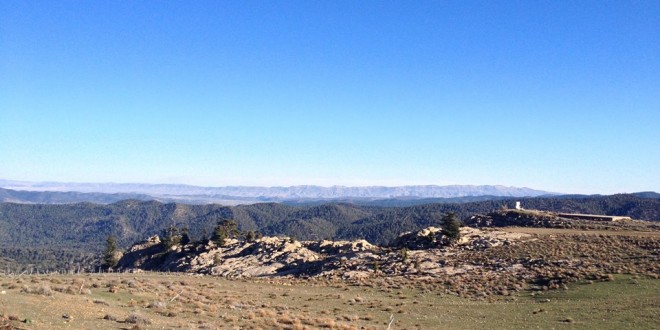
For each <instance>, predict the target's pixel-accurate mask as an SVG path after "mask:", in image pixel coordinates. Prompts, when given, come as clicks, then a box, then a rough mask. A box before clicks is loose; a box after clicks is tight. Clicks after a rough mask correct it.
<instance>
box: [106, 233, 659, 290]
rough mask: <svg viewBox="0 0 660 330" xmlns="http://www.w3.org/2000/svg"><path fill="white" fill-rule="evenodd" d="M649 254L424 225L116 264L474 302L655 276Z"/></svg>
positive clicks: (617, 243)
mask: <svg viewBox="0 0 660 330" xmlns="http://www.w3.org/2000/svg"><path fill="white" fill-rule="evenodd" d="M631 260H634V262H631ZM659 261H660V241H659V240H658V239H657V237H637V236H625V235H623V236H606V235H593V234H590V235H587V234H570V235H568V234H567V235H557V236H554V235H550V236H541V235H535V234H526V233H519V232H510V231H505V230H497V229H495V228H470V227H463V228H461V237H460V239H458V240H456V241H450V240H448V239H447V237H445V236H444V235H443V233H442V230H441V229H440V228H435V227H428V228H425V229H423V230H420V231H415V232H408V233H404V234H402V235H401V236H400V237H399V239H398V240H397V241H396V244H395V245H394V246H392V247H379V246H375V245H372V244H370V243H369V242H367V241H364V240H357V241H329V240H322V241H298V240H294V239H291V238H288V237H263V238H260V239H256V240H254V241H251V242H248V241H239V240H236V239H229V240H227V241H226V242H225V244H224V245H222V246H218V245H216V244H215V243H213V242H206V243H204V244H202V243H194V244H187V245H174V246H172V247H171V248H170V249H169V250H164V248H163V246H162V244H161V242H160V240H159V239H158V238H157V237H152V238H149V239H148V240H146V241H144V242H141V243H139V244H136V245H135V246H133V247H132V248H130V249H129V250H128V251H127V252H126V253H125V254H124V256H123V257H122V259H121V260H120V263H119V267H120V268H122V269H136V270H153V271H177V272H186V273H191V274H206V275H215V276H224V277H229V278H253V279H256V280H269V281H272V280H278V279H288V280H292V281H296V280H306V281H310V280H311V281H318V280H323V281H336V282H339V283H347V282H348V283H355V284H359V285H376V284H377V283H379V284H378V285H383V286H385V287H416V288H422V289H425V290H430V291H432V292H440V293H445V294H455V295H460V296H466V297H472V298H476V299H482V298H485V297H488V296H490V295H509V294H510V293H511V292H514V291H519V290H523V289H533V290H549V289H561V288H566V284H567V283H569V282H575V281H578V280H585V279H590V280H607V279H608V278H609V277H608V276H611V275H609V274H616V273H628V274H641V275H646V276H652V277H656V278H657V277H658V274H660V266H659V265H660V262H659Z"/></svg>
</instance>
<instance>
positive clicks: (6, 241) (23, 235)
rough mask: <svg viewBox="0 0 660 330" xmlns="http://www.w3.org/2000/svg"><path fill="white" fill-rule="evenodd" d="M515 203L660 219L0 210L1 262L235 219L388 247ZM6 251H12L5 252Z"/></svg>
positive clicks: (143, 205)
mask: <svg viewBox="0 0 660 330" xmlns="http://www.w3.org/2000/svg"><path fill="white" fill-rule="evenodd" d="M515 200H521V201H522V203H523V206H524V207H525V208H529V209H541V210H549V211H563V212H581V213H595V214H607V215H621V216H630V217H632V218H635V219H644V220H660V199H658V198H643V197H638V196H634V195H612V196H596V197H570V198H569V197H565V198H527V199H508V200H491V201H478V202H470V203H444V204H441V203H437V204H427V205H416V206H410V207H379V206H357V205H353V204H324V205H316V206H290V205H284V204H276V203H264V204H253V205H241V206H234V207H226V206H220V205H185V204H174V203H170V204H163V203H160V202H155V201H149V202H143V201H137V200H126V201H121V202H117V203H114V204H109V205H99V204H90V203H78V204H69V205H44V204H14V203H2V204H0V257H5V258H7V257H9V258H12V257H15V254H16V253H18V252H16V251H15V250H16V249H23V250H22V252H20V253H18V254H25V253H28V254H32V255H35V256H36V255H39V254H43V253H45V252H44V251H46V252H48V251H50V252H52V251H53V250H66V251H86V252H93V253H95V252H97V251H100V250H101V249H102V248H103V247H104V241H105V239H106V238H107V237H108V235H111V234H112V235H115V236H116V237H117V239H118V243H119V245H120V246H122V247H127V246H129V245H130V244H132V243H134V242H136V241H139V240H142V239H144V238H145V237H147V236H148V235H153V234H158V233H161V232H162V231H163V230H164V229H165V228H168V227H170V226H175V227H179V228H183V227H188V228H189V229H190V233H191V237H192V238H193V239H199V238H201V237H203V236H205V235H209V234H210V233H211V231H212V228H213V227H214V226H215V225H216V223H217V222H218V221H220V220H222V219H234V220H235V221H236V222H237V223H238V224H239V228H240V229H241V230H259V231H261V232H262V233H264V234H266V235H287V236H292V237H296V238H298V239H304V240H307V239H311V240H317V239H325V238H334V239H356V238H365V239H367V240H368V241H370V242H372V243H375V244H386V243H388V242H390V241H391V240H392V239H394V238H395V237H397V236H398V235H399V234H400V233H401V232H404V231H410V230H418V229H421V228H423V227H427V226H438V225H440V218H441V216H442V215H443V214H445V213H447V212H455V213H457V214H458V216H459V217H460V218H466V217H469V216H471V215H473V214H479V213H487V212H490V211H492V210H495V209H498V208H500V207H501V206H502V205H509V206H512V205H513V203H514V202H515ZM10 250H11V251H14V252H7V251H10ZM26 251H28V252H26ZM35 251H36V252H35ZM40 251H41V252H40ZM50 252H49V253H50ZM12 254H14V255H12Z"/></svg>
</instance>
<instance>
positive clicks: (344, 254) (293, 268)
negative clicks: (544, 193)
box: [120, 227, 523, 278]
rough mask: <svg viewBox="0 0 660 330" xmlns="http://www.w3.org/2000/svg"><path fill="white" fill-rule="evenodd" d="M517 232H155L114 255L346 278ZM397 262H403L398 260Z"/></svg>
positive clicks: (501, 240)
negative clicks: (294, 235)
mask: <svg viewBox="0 0 660 330" xmlns="http://www.w3.org/2000/svg"><path fill="white" fill-rule="evenodd" d="M521 235H523V234H512V233H505V232H500V231H494V230H482V229H474V228H468V227H464V228H462V229H461V238H460V239H459V240H458V241H456V242H454V244H452V246H447V244H445V241H446V238H445V237H444V236H443V234H442V231H441V230H440V229H439V228H435V227H429V228H426V229H423V230H421V231H417V232H410V233H405V234H403V235H401V236H400V237H399V239H398V240H397V244H398V245H397V246H396V247H395V248H381V247H378V246H375V245H372V244H370V243H369V242H367V241H365V240H357V241H329V240H322V241H296V240H293V239H291V238H285V237H262V238H260V239H257V240H255V241H253V242H246V241H238V240H235V239H231V240H227V241H226V242H225V244H224V245H223V246H217V245H216V244H215V243H213V242H207V243H205V244H199V243H197V244H188V245H184V246H182V245H175V246H173V247H172V248H170V249H169V250H166V249H165V248H164V247H163V245H162V244H161V243H160V240H159V239H158V238H157V237H151V238H149V239H148V240H146V241H144V242H141V243H139V244H136V245H135V246H133V247H131V248H130V249H129V250H128V251H127V252H126V254H125V255H124V257H123V258H122V259H121V260H120V267H122V268H139V269H145V270H157V271H182V272H191V273H202V274H211V275H219V276H226V277H263V276H287V275H291V276H326V277H337V276H340V277H343V278H346V277H364V276H367V275H368V274H373V273H375V272H381V273H385V274H400V273H405V272H413V273H418V272H420V271H421V270H423V269H426V270H427V271H429V270H430V269H433V268H434V267H436V268H437V267H440V266H441V264H442V263H441V262H440V259H441V257H442V255H443V253H452V252H451V251H455V250H483V249H487V248H490V247H494V246H500V245H504V244H510V243H511V242H512V241H513V240H517V239H521V238H522V237H521ZM402 248H406V249H408V250H411V252H410V253H411V255H413V254H414V255H415V256H416V257H417V258H419V259H420V260H424V261H425V266H423V267H422V266H420V265H417V266H415V267H413V266H414V265H413V264H412V263H410V261H411V260H412V259H408V257H407V256H403V255H402V252H401V249H402ZM424 250H429V251H426V252H425V251H424ZM438 250H440V251H441V252H438ZM413 251H414V252H413ZM405 253H408V252H405ZM402 262H407V263H405V265H404V264H403V263H402ZM431 265H434V266H431Z"/></svg>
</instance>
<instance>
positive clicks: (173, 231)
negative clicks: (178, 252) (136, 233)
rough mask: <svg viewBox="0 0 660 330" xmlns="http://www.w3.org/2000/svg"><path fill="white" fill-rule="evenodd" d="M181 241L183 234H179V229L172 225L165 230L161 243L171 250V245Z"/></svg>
mask: <svg viewBox="0 0 660 330" xmlns="http://www.w3.org/2000/svg"><path fill="white" fill-rule="evenodd" d="M180 243H181V234H179V229H177V228H176V227H174V226H170V228H168V229H166V230H165V231H164V233H163V238H162V240H161V244H163V246H164V247H165V249H166V250H169V249H170V248H171V247H173V246H175V245H177V244H180Z"/></svg>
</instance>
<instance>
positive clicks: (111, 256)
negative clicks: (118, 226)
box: [103, 235, 119, 268]
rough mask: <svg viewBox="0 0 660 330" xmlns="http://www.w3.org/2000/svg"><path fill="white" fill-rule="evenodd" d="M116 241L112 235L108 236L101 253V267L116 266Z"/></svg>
mask: <svg viewBox="0 0 660 330" xmlns="http://www.w3.org/2000/svg"><path fill="white" fill-rule="evenodd" d="M118 261H119V260H117V240H116V239H115V237H114V236H113V235H110V236H108V239H107V240H106V242H105V252H104V253H103V267H105V268H112V267H114V266H116V265H117V262H118Z"/></svg>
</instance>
